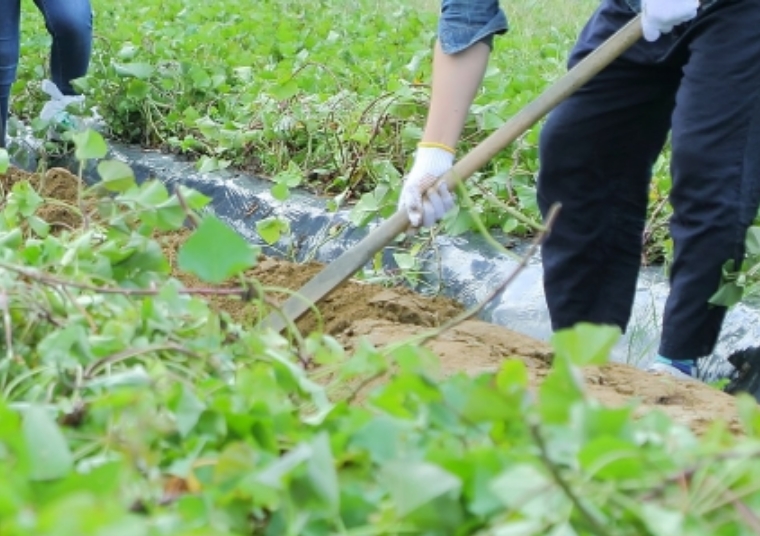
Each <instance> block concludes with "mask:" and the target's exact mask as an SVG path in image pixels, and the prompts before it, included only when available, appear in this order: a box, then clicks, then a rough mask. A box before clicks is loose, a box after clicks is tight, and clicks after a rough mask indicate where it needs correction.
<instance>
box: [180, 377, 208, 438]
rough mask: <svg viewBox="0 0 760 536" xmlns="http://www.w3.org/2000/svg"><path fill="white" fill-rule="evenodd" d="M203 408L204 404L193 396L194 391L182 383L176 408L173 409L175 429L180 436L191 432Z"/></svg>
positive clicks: (204, 407) (204, 408)
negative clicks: (175, 422)
mask: <svg viewBox="0 0 760 536" xmlns="http://www.w3.org/2000/svg"><path fill="white" fill-rule="evenodd" d="M205 410H206V405H205V404H204V403H203V402H201V401H200V400H199V399H198V397H197V396H195V393H193V392H192V391H191V390H190V388H189V387H187V386H186V385H183V386H182V393H181V394H180V397H179V402H178V403H177V409H176V410H175V419H176V421H177V430H179V433H180V435H181V436H182V437H187V436H188V435H189V434H190V432H192V430H193V428H195V425H196V424H198V419H200V417H201V414H202V413H203V412H204V411H205Z"/></svg>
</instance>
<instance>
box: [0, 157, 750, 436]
mask: <svg viewBox="0 0 760 536" xmlns="http://www.w3.org/2000/svg"><path fill="white" fill-rule="evenodd" d="M25 177H28V178H29V179H30V183H31V184H32V185H33V186H38V185H40V184H42V186H43V189H42V190H41V193H42V195H43V196H44V197H51V198H53V199H57V200H59V201H62V202H64V203H66V204H70V205H75V204H76V201H77V197H76V196H77V188H76V184H77V181H78V179H77V178H76V177H75V176H73V175H71V174H70V173H69V172H67V171H66V170H64V169H60V168H56V169H52V170H50V171H48V172H47V173H46V174H45V175H44V177H45V180H44V181H43V182H42V183H41V182H40V178H39V176H36V175H27V174H25V173H23V172H20V171H18V170H16V171H14V172H13V173H10V174H9V175H7V176H6V177H4V178H3V179H2V181H0V182H1V184H2V187H3V188H6V189H7V188H9V187H10V186H12V184H13V183H15V182H17V181H18V180H21V179H22V178H25ZM41 211H46V212H43V213H44V214H45V215H49V214H51V213H52V214H53V216H54V218H53V219H51V220H50V221H58V220H62V219H66V223H68V224H76V223H77V220H76V218H77V216H76V215H74V213H73V212H71V211H70V210H68V209H66V208H65V207H61V206H58V205H55V204H51V205H50V208H49V209H47V208H44V207H43V209H41ZM51 211H54V212H51ZM188 236H189V231H176V232H170V233H166V234H165V235H164V236H160V237H159V238H158V240H159V242H160V243H162V245H163V249H164V253H165V255H166V257H167V259H169V261H170V262H171V263H172V265H173V269H174V276H175V277H177V278H178V279H179V280H180V281H182V282H183V284H184V285H185V286H186V287H188V288H194V287H198V286H203V287H207V286H208V285H205V284H202V283H201V282H200V281H198V279H197V278H196V277H195V276H193V275H191V274H187V273H183V272H181V271H180V270H179V269H178V268H177V267H176V262H175V261H176V255H177V250H178V249H179V247H180V246H181V245H182V244H183V243H184V241H185V239H186V238H187V237H188ZM323 268H324V266H323V265H321V264H319V263H314V262H313V263H310V264H308V265H299V264H295V263H291V262H288V261H285V260H281V259H275V258H266V257H263V258H261V259H260V260H259V263H258V264H257V266H256V267H255V268H253V269H251V270H250V271H249V272H248V273H247V274H246V275H247V276H249V277H252V278H254V279H256V280H258V281H259V282H260V283H261V284H262V285H264V286H265V287H268V288H273V289H274V288H287V289H289V290H297V289H298V288H300V287H301V286H302V285H303V284H305V283H306V282H307V281H308V280H309V279H311V278H312V277H313V276H314V275H315V274H316V273H318V272H319V271H320V270H321V269H323ZM228 286H234V282H230V283H229V284H228ZM209 301H210V302H211V304H212V306H213V307H214V308H216V309H217V310H224V311H226V312H227V313H228V314H229V315H230V316H231V318H232V319H233V320H235V321H237V322H241V323H244V324H248V325H251V324H252V323H255V322H256V321H257V320H258V319H259V316H258V313H257V310H256V306H255V305H253V304H250V303H247V302H245V301H243V300H241V299H239V298H236V297H220V296H214V297H210V298H209ZM319 309H320V314H321V318H318V317H317V316H316V315H314V314H312V313H309V314H307V315H305V317H304V318H302V319H301V320H300V321H299V322H298V324H297V325H298V328H299V330H300V331H301V332H303V333H305V334H306V333H309V332H311V331H313V330H316V329H320V328H321V330H322V331H324V332H325V333H327V334H329V335H331V336H334V337H335V338H336V339H337V340H338V341H339V342H340V343H341V344H342V345H343V346H344V347H345V348H346V350H348V351H349V352H350V351H351V350H352V349H354V348H355V347H356V345H357V344H358V342H359V341H360V340H361V339H367V340H368V341H370V342H371V343H372V344H374V345H376V346H378V347H382V346H384V345H387V344H390V343H394V342H399V341H403V340H406V339H411V338H413V337H415V336H419V335H420V334H422V333H425V332H427V331H429V330H430V329H434V328H436V327H439V326H440V325H441V324H442V323H444V322H445V321H447V320H450V319H452V318H453V317H455V316H456V315H457V314H458V313H461V312H462V311H463V307H462V306H461V305H460V304H459V303H457V302H455V301H453V300H450V299H447V298H443V297H432V298H431V297H426V296H421V295H419V294H416V293H414V292H412V291H411V290H408V289H406V288H403V287H395V288H385V287H382V286H378V285H370V284H365V283H360V282H355V281H349V282H348V283H346V284H345V285H343V286H342V287H340V288H339V289H337V290H336V291H335V292H334V293H333V294H331V295H330V296H329V297H328V298H327V299H325V300H324V301H323V302H322V303H320V305H319ZM427 346H428V348H430V349H431V350H432V351H433V353H435V355H436V356H437V357H438V359H439V360H440V371H441V373H443V374H452V373H456V372H461V371H464V372H467V373H473V374H474V373H479V372H486V371H494V370H496V369H497V368H498V367H499V365H500V364H501V363H502V362H503V360H505V359H520V360H522V361H523V362H524V363H525V364H526V366H527V368H528V371H529V372H530V382H531V385H533V386H537V385H539V384H540V383H541V381H542V380H543V378H544V377H545V376H546V374H547V373H548V372H549V370H550V366H551V348H550V347H549V345H548V344H546V343H544V342H542V341H538V340H535V339H532V338H530V337H527V336H525V335H522V334H519V333H516V332H514V331H511V330H509V329H506V328H503V327H501V326H497V325H493V324H489V323H486V322H482V321H478V320H467V321H465V322H464V323H462V324H459V325H458V326H456V327H454V328H453V329H451V330H447V331H445V332H443V333H441V334H440V335H439V336H437V337H436V338H435V339H434V340H432V341H430V342H429V343H428V344H427ZM585 373H586V382H587V389H588V391H589V393H590V394H591V395H592V396H593V397H594V398H596V399H598V400H599V401H600V402H601V403H603V404H607V405H611V406H621V405H624V404H626V403H628V402H630V401H631V400H633V399H635V400H638V401H640V406H639V410H638V412H639V413H642V412H646V411H649V410H651V409H653V408H657V409H659V410H662V411H664V412H665V413H666V414H668V415H669V416H670V417H671V418H673V419H674V420H676V421H678V422H681V423H684V424H686V425H688V426H689V427H691V428H692V430H694V431H695V432H696V433H702V432H703V431H704V430H705V429H706V428H707V427H709V426H710V425H711V424H712V423H714V422H715V421H716V420H719V421H725V422H727V423H729V424H730V426H731V427H732V429H736V428H737V426H738V425H737V419H736V405H735V402H734V398H733V397H731V396H729V395H726V394H725V393H723V392H721V391H719V390H717V389H714V388H712V387H710V386H707V385H705V384H702V383H699V382H693V383H692V382H689V383H683V382H677V381H674V380H672V379H670V378H667V377H659V376H653V375H651V374H648V373H646V372H644V371H642V370H640V369H636V368H634V367H630V366H627V365H622V364H609V365H605V366H602V367H594V368H589V369H587V370H586V371H585Z"/></svg>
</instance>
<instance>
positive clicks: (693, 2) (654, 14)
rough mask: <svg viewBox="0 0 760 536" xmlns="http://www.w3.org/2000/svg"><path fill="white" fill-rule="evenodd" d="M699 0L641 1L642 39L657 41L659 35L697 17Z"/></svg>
mask: <svg viewBox="0 0 760 536" xmlns="http://www.w3.org/2000/svg"><path fill="white" fill-rule="evenodd" d="M698 9H699V0H642V1H641V27H642V29H643V30H644V39H646V40H647V41H650V42H652V41H657V40H658V39H659V38H660V35H662V34H666V33H668V32H670V31H671V30H672V29H673V28H674V27H675V26H678V25H679V24H682V23H684V22H687V21H690V20H691V19H693V18H694V17H696V16H697V10H698Z"/></svg>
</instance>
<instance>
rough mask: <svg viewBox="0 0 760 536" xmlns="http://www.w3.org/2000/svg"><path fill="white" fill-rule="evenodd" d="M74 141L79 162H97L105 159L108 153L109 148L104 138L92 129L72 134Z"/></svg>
mask: <svg viewBox="0 0 760 536" xmlns="http://www.w3.org/2000/svg"><path fill="white" fill-rule="evenodd" d="M72 139H73V140H74V145H75V146H76V152H75V155H76V158H77V160H95V159H98V158H103V157H104V156H105V155H106V154H107V153H108V146H107V145H106V142H105V140H104V139H103V136H101V135H100V134H99V133H98V132H96V131H95V130H92V129H91V128H88V129H87V130H85V131H84V132H76V133H74V134H72Z"/></svg>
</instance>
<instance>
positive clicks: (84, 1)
mask: <svg viewBox="0 0 760 536" xmlns="http://www.w3.org/2000/svg"><path fill="white" fill-rule="evenodd" d="M34 3H35V4H36V5H37V8H38V9H39V10H40V11H41V12H42V14H43V16H44V17H45V25H46V27H47V30H48V32H49V33H50V35H51V36H52V38H53V44H52V47H51V50H50V78H51V80H52V81H53V82H54V83H55V84H56V85H57V86H58V88H59V89H60V90H61V92H62V93H63V94H64V95H75V94H76V92H75V91H74V88H73V87H72V86H71V81H72V80H74V79H76V78H79V77H82V76H84V75H85V74H87V69H88V67H89V64H90V53H91V49H92V9H91V7H90V1H89V0H34ZM20 19H21V0H0V147H3V146H4V144H5V127H6V123H7V121H8V107H9V104H10V93H11V86H12V85H13V83H14V82H15V80H16V69H17V67H18V59H19V44H20Z"/></svg>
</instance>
